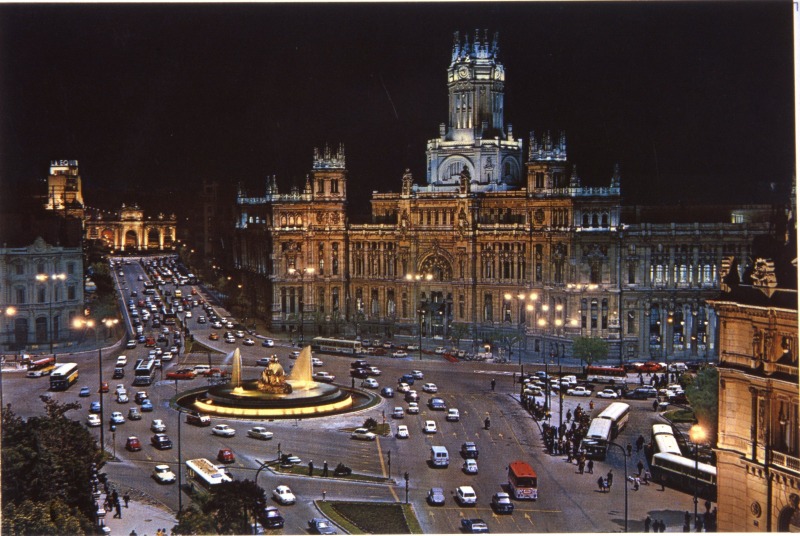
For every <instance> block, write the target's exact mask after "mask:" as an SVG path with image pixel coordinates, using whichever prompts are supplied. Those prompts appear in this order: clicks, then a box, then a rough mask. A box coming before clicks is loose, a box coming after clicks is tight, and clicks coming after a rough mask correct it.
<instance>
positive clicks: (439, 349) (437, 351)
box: [433, 346, 447, 355]
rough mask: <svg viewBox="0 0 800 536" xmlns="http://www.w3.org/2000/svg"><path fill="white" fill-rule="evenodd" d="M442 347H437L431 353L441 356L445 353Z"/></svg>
mask: <svg viewBox="0 0 800 536" xmlns="http://www.w3.org/2000/svg"><path fill="white" fill-rule="evenodd" d="M446 351H447V350H445V347H444V346H437V347H436V349H435V350H434V351H433V353H434V354H438V355H442V354H444V353H445V352H446Z"/></svg>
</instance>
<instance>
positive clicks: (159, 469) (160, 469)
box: [153, 464, 176, 484]
mask: <svg viewBox="0 0 800 536" xmlns="http://www.w3.org/2000/svg"><path fill="white" fill-rule="evenodd" d="M153 478H155V480H156V482H158V483H159V484H172V483H173V482H175V480H176V477H175V473H173V472H172V470H171V469H170V468H169V465H166V464H159V465H156V466H155V467H153Z"/></svg>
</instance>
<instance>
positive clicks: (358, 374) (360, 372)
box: [350, 368, 370, 379]
mask: <svg viewBox="0 0 800 536" xmlns="http://www.w3.org/2000/svg"><path fill="white" fill-rule="evenodd" d="M369 375H370V371H369V369H365V368H357V369H353V370H351V371H350V376H352V377H353V378H361V379H364V378H369Z"/></svg>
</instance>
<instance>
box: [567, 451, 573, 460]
mask: <svg viewBox="0 0 800 536" xmlns="http://www.w3.org/2000/svg"><path fill="white" fill-rule="evenodd" d="M567 463H572V449H571V448H569V447H567Z"/></svg>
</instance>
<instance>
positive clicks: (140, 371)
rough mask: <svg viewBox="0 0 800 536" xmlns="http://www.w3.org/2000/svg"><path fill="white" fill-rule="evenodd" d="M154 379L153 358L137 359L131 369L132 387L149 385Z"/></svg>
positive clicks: (154, 364)
mask: <svg viewBox="0 0 800 536" xmlns="http://www.w3.org/2000/svg"><path fill="white" fill-rule="evenodd" d="M155 378H156V360H155V358H148V359H139V360H137V361H136V368H134V369H133V385H150V384H152V383H153V381H154V380H155Z"/></svg>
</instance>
